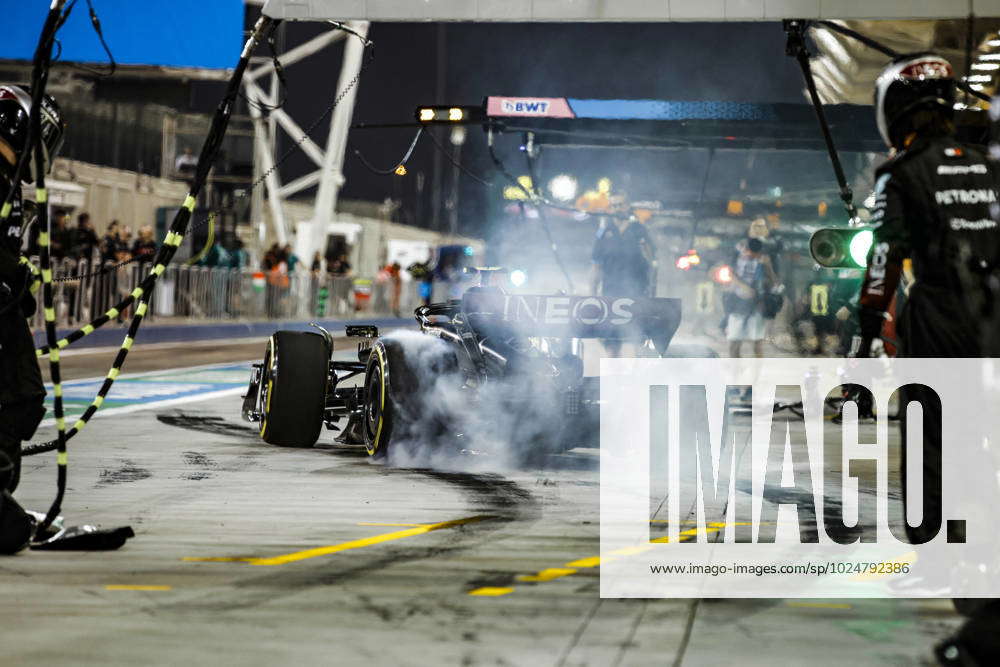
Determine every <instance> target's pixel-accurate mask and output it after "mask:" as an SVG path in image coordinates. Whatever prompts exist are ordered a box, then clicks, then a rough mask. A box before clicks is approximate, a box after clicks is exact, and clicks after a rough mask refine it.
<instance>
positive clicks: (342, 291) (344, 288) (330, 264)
mask: <svg viewBox="0 0 1000 667" xmlns="http://www.w3.org/2000/svg"><path fill="white" fill-rule="evenodd" d="M326 274H327V276H328V277H329V278H330V282H331V283H332V285H331V287H332V291H331V297H332V301H333V306H334V308H336V309H337V312H341V313H343V312H344V311H346V310H347V308H348V306H349V304H348V300H349V298H350V293H351V290H350V281H348V280H346V278H347V277H348V276H350V275H351V263H350V262H348V261H347V253H341V254H340V256H338V257H336V258H335V259H331V258H330V257H327V260H326Z"/></svg>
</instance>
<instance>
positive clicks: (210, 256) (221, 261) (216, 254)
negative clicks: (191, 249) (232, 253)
mask: <svg viewBox="0 0 1000 667" xmlns="http://www.w3.org/2000/svg"><path fill="white" fill-rule="evenodd" d="M230 262H231V259H230V257H229V251H228V250H226V248H225V246H223V245H222V241H221V240H220V239H218V238H216V239H215V242H214V243H213V244H212V247H211V248H209V249H208V252H207V253H205V256H204V257H203V258H202V259H201V261H200V262H198V264H200V265H201V266H209V267H212V268H218V267H222V268H229V267H230Z"/></svg>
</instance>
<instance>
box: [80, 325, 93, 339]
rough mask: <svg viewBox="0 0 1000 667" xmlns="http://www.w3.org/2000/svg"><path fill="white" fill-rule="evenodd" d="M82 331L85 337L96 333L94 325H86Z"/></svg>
mask: <svg viewBox="0 0 1000 667" xmlns="http://www.w3.org/2000/svg"><path fill="white" fill-rule="evenodd" d="M80 331H82V332H83V335H84V336H87V335H89V334H92V333H94V325H92V324H84V325H83V328H82V329H80Z"/></svg>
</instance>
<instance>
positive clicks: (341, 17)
mask: <svg viewBox="0 0 1000 667" xmlns="http://www.w3.org/2000/svg"><path fill="white" fill-rule="evenodd" d="M970 10H971V11H972V12H973V13H974V14H976V15H978V16H1000V0H971V1H970V0H267V2H266V3H265V5H264V13H265V14H267V15H268V16H271V17H274V18H280V19H288V20H300V21H322V20H328V19H329V20H337V21H345V20H368V21H780V20H781V19H787V18H807V19H808V18H822V19H946V18H960V17H964V16H967V15H968V13H969V11H970Z"/></svg>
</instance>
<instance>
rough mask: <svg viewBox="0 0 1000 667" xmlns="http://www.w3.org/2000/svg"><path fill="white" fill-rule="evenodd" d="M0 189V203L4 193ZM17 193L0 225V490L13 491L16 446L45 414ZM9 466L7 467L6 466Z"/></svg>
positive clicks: (17, 461) (17, 470) (1, 186)
mask: <svg viewBox="0 0 1000 667" xmlns="http://www.w3.org/2000/svg"><path fill="white" fill-rule="evenodd" d="M6 187H7V186H6V185H5V184H0V201H2V199H3V197H4V195H5V194H6V192H5V190H4V188H6ZM22 219H23V214H22V209H21V189H20V187H18V188H17V190H16V191H15V192H14V198H13V208H12V212H11V215H10V216H9V217H8V218H7V220H6V221H4V222H3V223H0V470H2V469H6V470H5V471H4V472H0V489H2V488H6V489H7V490H9V491H11V492H13V490H14V489H15V488H16V487H17V482H18V480H19V478H20V471H21V441H22V440H27V439H28V438H30V437H31V436H33V435H34V434H35V429H36V428H38V423H39V422H40V421H41V420H42V415H44V414H45V407H44V404H43V401H44V399H45V386H44V385H43V384H42V375H41V373H40V372H39V369H38V360H37V359H36V357H35V344H34V340H33V339H32V337H31V330H30V329H29V328H28V321H27V319H26V318H27V317H30V316H31V315H32V314H34V312H35V299H34V297H33V296H32V294H31V291H30V288H29V287H30V286H29V282H28V281H29V276H30V275H31V274H30V273H29V272H28V269H27V267H26V266H24V265H21V264H19V261H20V256H21V223H22ZM9 464H13V465H12V466H11V465H9Z"/></svg>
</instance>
